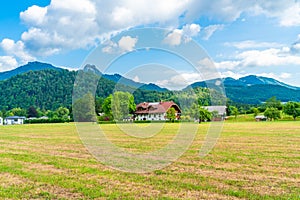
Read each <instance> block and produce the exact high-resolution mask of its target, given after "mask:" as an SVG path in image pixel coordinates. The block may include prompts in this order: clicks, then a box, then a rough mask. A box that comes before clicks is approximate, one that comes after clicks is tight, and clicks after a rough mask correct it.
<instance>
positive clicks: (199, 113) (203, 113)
mask: <svg viewBox="0 0 300 200" xmlns="http://www.w3.org/2000/svg"><path fill="white" fill-rule="evenodd" d="M190 116H191V117H193V118H194V119H197V120H198V122H199V123H201V122H202V121H205V120H211V118H212V113H210V112H209V111H208V110H206V109H204V108H203V107H202V106H199V105H198V104H196V103H194V104H192V106H191V108H190Z"/></svg>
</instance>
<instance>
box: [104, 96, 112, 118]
mask: <svg viewBox="0 0 300 200" xmlns="http://www.w3.org/2000/svg"><path fill="white" fill-rule="evenodd" d="M111 100H112V94H110V95H109V96H108V97H106V98H105V99H104V101H103V104H102V110H103V112H104V113H105V115H107V116H112V112H111Z"/></svg>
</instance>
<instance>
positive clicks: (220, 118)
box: [203, 106, 227, 121]
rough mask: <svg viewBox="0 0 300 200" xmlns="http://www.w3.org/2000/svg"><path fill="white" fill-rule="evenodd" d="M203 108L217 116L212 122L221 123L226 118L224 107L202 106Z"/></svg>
mask: <svg viewBox="0 0 300 200" xmlns="http://www.w3.org/2000/svg"><path fill="white" fill-rule="evenodd" d="M203 108H204V109H206V110H208V111H209V112H211V113H213V112H216V113H217V116H215V117H214V119H213V120H214V121H223V120H225V118H226V108H227V107H226V106H203Z"/></svg>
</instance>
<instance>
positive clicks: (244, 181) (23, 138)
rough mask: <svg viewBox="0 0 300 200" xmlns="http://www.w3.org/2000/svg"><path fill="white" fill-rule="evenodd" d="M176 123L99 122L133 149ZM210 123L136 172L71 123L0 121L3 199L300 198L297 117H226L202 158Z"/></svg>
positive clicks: (156, 140) (156, 144)
mask: <svg viewBox="0 0 300 200" xmlns="http://www.w3.org/2000/svg"><path fill="white" fill-rule="evenodd" d="M139 126H141V127H143V126H146V125H145V124H144V125H139ZM178 126H179V124H166V125H165V126H164V127H163V129H162V130H161V131H160V132H159V133H157V134H156V135H155V136H153V137H151V138H147V139H142V138H134V137H131V136H129V135H127V134H124V133H123V132H122V131H120V128H119V127H118V126H116V125H115V124H105V125H101V127H102V128H103V130H105V132H106V134H107V137H108V138H109V139H110V140H111V141H113V142H114V143H115V144H116V145H117V146H119V147H121V148H124V149H127V150H129V151H133V152H150V151H153V150H156V149H159V148H161V147H162V146H164V145H166V144H168V143H169V142H170V141H171V140H172V138H173V137H174V135H175V134H176V130H177V128H178ZM208 127H209V123H203V124H200V125H199V129H198V133H197V136H196V138H195V140H194V142H193V144H192V145H191V147H190V148H189V150H188V151H187V152H186V153H185V154H184V155H183V156H182V157H180V158H179V159H178V160H177V161H176V162H174V163H173V164H171V165H170V166H168V167H166V168H164V169H160V170H156V171H154V172H152V173H147V174H133V173H127V172H120V171H116V170H113V169H110V168H109V167H107V166H104V165H102V164H101V163H99V162H98V161H97V160H95V158H94V157H93V156H92V155H90V154H89V152H88V151H87V150H86V149H85V148H84V146H83V145H82V143H81V141H80V139H79V136H78V133H77V131H76V127H75V125H74V124H72V123H70V124H67V123H66V124H47V125H46V124H45V125H23V126H0V199H33V198H37V199H94V198H101V197H104V198H111V199H116V198H121V199H136V198H145V199H149V198H153V199H157V198H171V199H177V198H185V199H186V198H188V199H233V198H241V199H244V198H246V199H299V198H300V196H299V194H300V189H299V188H300V181H299V180H300V124H299V122H238V123H235V122H233V121H228V122H226V123H225V124H224V128H223V131H222V134H221V137H220V138H219V140H218V143H217V144H216V146H215V148H214V149H213V150H212V151H211V152H210V153H209V154H208V156H206V157H204V158H200V157H199V156H198V155H199V149H200V147H201V145H202V144H203V140H204V138H205V134H206V131H207V129H208Z"/></svg>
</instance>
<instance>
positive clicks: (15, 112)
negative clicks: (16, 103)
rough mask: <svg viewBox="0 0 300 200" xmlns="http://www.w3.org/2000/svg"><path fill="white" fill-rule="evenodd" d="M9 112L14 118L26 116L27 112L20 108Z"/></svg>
mask: <svg viewBox="0 0 300 200" xmlns="http://www.w3.org/2000/svg"><path fill="white" fill-rule="evenodd" d="M11 112H12V113H13V115H14V116H27V111H26V110H25V109H22V108H13V109H11Z"/></svg>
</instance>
